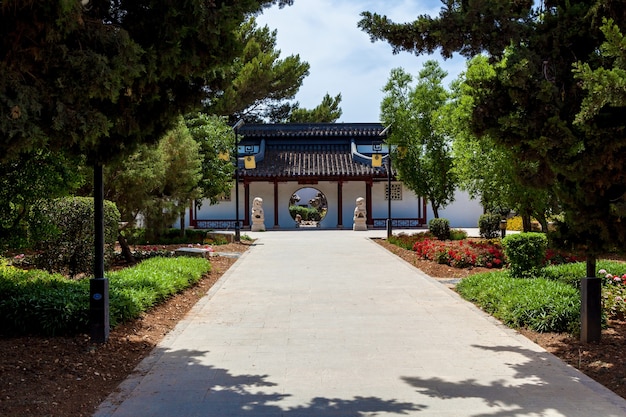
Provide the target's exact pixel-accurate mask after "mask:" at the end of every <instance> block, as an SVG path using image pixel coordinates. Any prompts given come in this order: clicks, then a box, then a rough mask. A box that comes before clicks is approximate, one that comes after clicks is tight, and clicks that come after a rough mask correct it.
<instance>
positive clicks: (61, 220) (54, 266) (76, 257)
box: [29, 197, 120, 276]
mask: <svg viewBox="0 0 626 417" xmlns="http://www.w3.org/2000/svg"><path fill="white" fill-rule="evenodd" d="M119 221H120V213H119V211H118V210H117V208H116V207H115V204H113V203H112V202H110V201H105V204H104V232H105V247H106V248H107V250H106V252H105V255H107V256H108V258H110V257H111V256H112V252H113V248H114V244H115V241H116V240H117V234H118V225H119ZM29 233H30V239H31V241H32V242H33V245H34V247H35V248H36V249H37V250H38V251H39V254H38V256H37V261H36V262H37V264H38V265H39V267H41V268H43V269H45V270H47V271H52V272H55V271H59V272H61V271H66V272H67V273H69V275H70V276H76V275H77V274H80V273H85V274H90V273H92V272H93V267H94V258H95V253H94V204H93V199H92V198H86V197H65V198H59V199H53V200H41V201H40V202H39V203H38V204H37V205H35V206H33V207H32V208H31V211H30V216H29Z"/></svg>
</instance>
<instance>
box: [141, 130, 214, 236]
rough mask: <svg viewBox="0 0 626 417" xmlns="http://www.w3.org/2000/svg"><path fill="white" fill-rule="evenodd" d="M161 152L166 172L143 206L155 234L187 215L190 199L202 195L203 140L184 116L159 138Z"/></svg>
mask: <svg viewBox="0 0 626 417" xmlns="http://www.w3.org/2000/svg"><path fill="white" fill-rule="evenodd" d="M158 153H159V155H161V158H162V160H163V161H164V165H165V168H166V169H165V175H164V177H163V180H162V182H161V184H160V186H159V187H158V188H157V189H155V190H153V191H152V192H151V193H150V197H151V198H150V201H149V204H148V205H147V206H146V207H144V208H143V209H142V213H143V214H144V216H145V220H146V223H147V227H148V232H149V235H151V236H158V235H159V234H160V233H163V231H165V230H166V229H167V228H169V227H170V226H171V225H172V224H173V223H174V222H175V221H176V219H178V218H180V216H182V215H184V213H185V211H186V210H187V209H188V207H189V201H191V200H194V199H196V198H198V197H200V196H201V192H200V188H199V186H198V185H199V182H200V179H201V178H202V173H201V169H202V160H201V157H200V154H199V144H198V143H197V142H196V141H194V139H193V138H192V136H191V134H190V133H189V130H188V129H187V126H186V125H185V122H184V120H183V119H182V118H180V119H179V121H178V124H177V125H176V126H175V128H174V129H172V130H170V131H168V132H167V133H166V134H165V136H164V137H163V138H162V139H161V140H160V141H159V144H158Z"/></svg>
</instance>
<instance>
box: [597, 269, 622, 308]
mask: <svg viewBox="0 0 626 417" xmlns="http://www.w3.org/2000/svg"><path fill="white" fill-rule="evenodd" d="M598 275H600V278H601V279H602V307H603V309H604V312H605V313H606V315H607V317H608V318H609V319H613V320H624V319H625V318H626V274H624V275H621V276H620V275H613V274H610V273H608V272H607V271H606V270H605V269H601V270H599V271H598Z"/></svg>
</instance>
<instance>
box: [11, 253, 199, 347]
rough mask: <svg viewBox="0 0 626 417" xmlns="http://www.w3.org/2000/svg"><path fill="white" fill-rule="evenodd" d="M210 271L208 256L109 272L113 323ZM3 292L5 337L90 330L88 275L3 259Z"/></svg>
mask: <svg viewBox="0 0 626 417" xmlns="http://www.w3.org/2000/svg"><path fill="white" fill-rule="evenodd" d="M210 269H211V265H210V263H209V262H208V261H207V260H206V259H203V258H186V257H180V258H151V259H148V260H146V261H144V262H142V263H140V264H138V265H137V266H135V267H132V268H127V269H124V270H120V271H117V272H111V273H110V274H107V276H108V278H109V300H110V304H109V305H110V321H111V325H112V326H115V325H116V324H118V323H121V322H124V321H127V320H132V319H135V318H137V317H139V316H140V315H141V314H142V313H143V312H145V311H146V310H148V309H149V308H151V307H153V306H154V305H156V304H158V303H160V302H162V301H163V300H165V299H167V298H168V297H169V296H171V295H172V294H175V293H177V292H179V291H181V290H183V289H185V288H186V287H189V286H191V285H193V284H194V283H196V282H198V281H199V280H200V278H201V277H202V275H204V274H205V273H207V272H209V271H210ZM0 294H2V298H1V299H0V317H2V318H3V320H2V321H1V323H0V334H2V335H27V334H39V335H47V336H54V335H71V334H77V333H83V332H87V331H88V330H89V329H88V325H89V280H88V279H83V280H71V279H67V278H65V277H64V276H62V275H60V274H49V273H47V272H44V271H41V270H33V271H24V270H21V269H18V268H14V267H12V266H7V264H6V262H4V263H0Z"/></svg>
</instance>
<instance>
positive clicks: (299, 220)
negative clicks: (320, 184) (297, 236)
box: [289, 187, 328, 228]
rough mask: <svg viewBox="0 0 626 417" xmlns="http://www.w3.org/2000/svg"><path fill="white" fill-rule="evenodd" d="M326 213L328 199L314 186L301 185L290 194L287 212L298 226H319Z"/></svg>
mask: <svg viewBox="0 0 626 417" xmlns="http://www.w3.org/2000/svg"><path fill="white" fill-rule="evenodd" d="M327 213H328V200H327V199H326V196H325V195H324V193H323V192H321V191H320V190H318V189H317V188H314V187H302V188H299V189H297V190H296V191H295V192H294V193H292V194H291V198H290V199H289V214H290V215H291V218H292V219H293V220H294V221H295V222H296V226H297V227H300V228H316V227H319V226H320V223H321V222H322V220H324V217H326V214H327Z"/></svg>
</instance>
